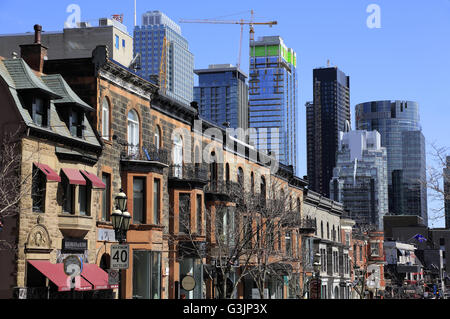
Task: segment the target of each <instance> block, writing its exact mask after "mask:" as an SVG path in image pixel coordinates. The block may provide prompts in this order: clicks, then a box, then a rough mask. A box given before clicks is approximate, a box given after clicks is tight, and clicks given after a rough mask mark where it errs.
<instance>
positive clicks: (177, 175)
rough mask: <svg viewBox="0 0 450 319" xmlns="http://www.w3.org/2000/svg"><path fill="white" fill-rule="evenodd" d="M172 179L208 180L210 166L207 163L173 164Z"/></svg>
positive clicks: (170, 176)
mask: <svg viewBox="0 0 450 319" xmlns="http://www.w3.org/2000/svg"><path fill="white" fill-rule="evenodd" d="M169 178H170V179H179V180H194V181H202V182H207V181H208V168H207V166H206V165H205V164H183V165H171V166H170V170H169Z"/></svg>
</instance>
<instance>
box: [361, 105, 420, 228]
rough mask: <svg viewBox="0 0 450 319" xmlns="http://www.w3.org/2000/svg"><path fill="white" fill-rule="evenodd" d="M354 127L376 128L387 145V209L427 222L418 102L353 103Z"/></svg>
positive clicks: (382, 142) (362, 128) (383, 143)
mask: <svg viewBox="0 0 450 319" xmlns="http://www.w3.org/2000/svg"><path fill="white" fill-rule="evenodd" d="M356 128H357V129H358V130H377V131H378V132H380V134H381V145H382V146H383V147H386V149H387V159H388V192H389V212H390V213H393V214H397V215H417V216H420V217H422V218H423V221H424V223H425V225H428V213H427V188H426V184H425V181H426V158H425V138H424V136H423V134H422V128H421V125H420V119H419V105H418V104H417V103H416V102H412V101H373V102H367V103H362V104H358V105H356Z"/></svg>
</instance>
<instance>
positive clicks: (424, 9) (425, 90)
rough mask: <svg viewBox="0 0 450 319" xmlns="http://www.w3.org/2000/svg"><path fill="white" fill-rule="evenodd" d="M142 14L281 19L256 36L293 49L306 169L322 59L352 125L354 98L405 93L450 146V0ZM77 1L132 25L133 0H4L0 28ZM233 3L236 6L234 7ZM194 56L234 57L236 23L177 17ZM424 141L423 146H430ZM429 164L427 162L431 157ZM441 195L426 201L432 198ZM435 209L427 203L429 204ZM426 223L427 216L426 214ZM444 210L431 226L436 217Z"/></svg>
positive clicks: (242, 5) (185, 4) (89, 13)
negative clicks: (345, 99) (373, 19)
mask: <svg viewBox="0 0 450 319" xmlns="http://www.w3.org/2000/svg"><path fill="white" fill-rule="evenodd" d="M137 2H138V6H137V12H138V23H140V21H141V19H140V15H141V14H142V13H143V12H145V11H148V10H160V11H163V12H164V13H166V14H167V15H168V16H169V17H171V18H172V19H173V20H174V21H176V22H178V20H179V19H182V18H184V19H203V18H211V19H236V20H237V19H240V18H247V19H248V18H249V17H250V10H251V9H253V10H254V11H255V18H256V20H259V21H270V20H277V21H278V25H277V26H274V27H273V28H269V27H267V26H257V27H256V37H258V36H262V35H280V36H282V37H283V39H284V41H285V43H286V45H287V46H289V47H291V48H293V49H294V50H295V51H296V52H297V58H298V66H297V72H298V75H299V94H300V98H299V105H298V108H299V112H298V113H299V114H298V118H299V120H298V133H299V136H298V141H299V143H298V158H299V164H298V166H299V175H300V176H303V175H306V154H305V153H306V143H305V108H304V105H305V102H306V101H310V100H312V69H313V68H316V67H321V66H326V64H327V60H328V59H329V60H330V61H331V64H332V65H336V66H338V67H339V68H340V69H342V70H343V71H344V72H345V73H346V74H347V75H349V76H350V86H351V87H350V96H351V110H352V125H353V126H354V106H355V105H356V104H358V103H361V102H366V101H370V100H385V99H405V100H413V101H417V102H418V103H419V106H420V115H421V122H422V126H423V133H424V135H425V138H426V140H427V142H432V141H434V142H437V143H438V144H440V145H441V146H446V147H450V134H449V133H450V129H449V125H450V99H449V95H448V92H450V56H449V52H450V0H432V1H423V0H420V1H419V0H394V1H393V0H369V1H368V0H345V1H344V0H341V1H336V0H314V1H312V0H311V1H304V0H285V1H273V0H271V1H267V0H259V1H254V0H245V1H242V0H240V1H236V0H227V1H211V0H210V1H204V0H201V1H200V0H193V1H179V0H171V1H148V0H147V1H145V0H138V1H137ZM72 3H74V4H78V5H79V6H80V7H81V20H82V21H87V20H97V19H98V18H99V17H107V16H108V17H109V16H111V15H112V14H120V13H123V14H124V19H125V21H124V23H125V24H126V25H127V26H128V29H129V32H130V33H132V30H133V22H134V18H133V3H134V1H133V0H122V1H115V0H110V1H104V0H96V1H92V0H89V1H87V0H71V1H60V0H59V1H49V0H41V1H10V0H0V34H5V33H21V32H29V31H32V30H33V25H34V24H36V23H39V24H42V25H43V28H44V30H47V31H58V30H62V28H63V25H64V22H65V20H66V19H67V17H68V16H69V13H67V12H66V8H67V6H68V5H69V4H72ZM369 4H377V5H379V7H380V9H381V28H380V29H369V28H368V27H367V25H366V20H367V17H368V16H369V15H370V13H367V12H366V8H367V6H368V5H369ZM236 13H237V14H236ZM181 27H182V33H183V35H184V36H185V37H186V38H187V39H188V41H189V47H190V50H191V51H192V52H193V53H194V56H195V67H196V68H205V67H207V66H208V64H217V63H232V64H235V63H236V61H237V56H238V48H239V35H240V27H239V26H238V25H214V24H181ZM243 44H244V45H243V51H242V68H243V70H244V71H246V72H248V28H246V29H245V33H244V39H243ZM428 149H429V148H428ZM428 164H432V163H431V161H430V160H429V161H428ZM441 204H442V203H435V204H433V203H429V206H430V207H436V205H441ZM429 214H431V211H430V212H429ZM430 225H433V224H432V223H431V222H430ZM442 225H443V223H442V220H441V221H439V222H437V223H434V226H442Z"/></svg>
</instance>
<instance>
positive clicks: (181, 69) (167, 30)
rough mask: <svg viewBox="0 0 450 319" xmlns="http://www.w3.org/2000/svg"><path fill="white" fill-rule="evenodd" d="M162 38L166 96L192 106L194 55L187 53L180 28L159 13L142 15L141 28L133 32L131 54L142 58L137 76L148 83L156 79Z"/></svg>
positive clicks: (159, 64)
mask: <svg viewBox="0 0 450 319" xmlns="http://www.w3.org/2000/svg"><path fill="white" fill-rule="evenodd" d="M164 37H165V38H166V50H165V53H166V54H165V57H166V92H165V93H166V94H167V95H168V96H170V97H173V98H174V99H176V100H178V101H180V102H184V103H191V102H192V100H193V89H194V55H193V54H192V53H191V52H190V51H189V46H188V42H187V40H186V39H185V38H184V37H183V36H182V35H181V28H180V26H179V25H177V24H176V23H175V22H173V21H172V20H171V19H170V18H169V17H167V16H166V15H165V14H164V13H162V12H160V11H148V12H146V13H144V14H143V15H142V26H136V27H135V28H134V53H135V54H137V53H140V54H141V70H139V71H138V74H139V75H140V76H142V77H143V78H146V79H150V76H151V75H156V76H159V73H160V66H161V56H162V53H163V44H164Z"/></svg>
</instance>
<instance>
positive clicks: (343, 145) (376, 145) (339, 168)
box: [330, 131, 388, 230]
mask: <svg viewBox="0 0 450 319" xmlns="http://www.w3.org/2000/svg"><path fill="white" fill-rule="evenodd" d="M387 186H388V184H387V155H386V148H384V147H381V136H380V133H378V132H377V131H372V132H367V131H350V132H347V133H341V134H340V142H339V150H338V154H337V162H336V167H335V168H334V170H333V179H332V180H331V181H330V194H331V199H332V200H335V201H338V202H341V203H343V204H344V209H345V210H346V211H348V212H349V215H350V216H349V217H350V218H351V219H353V220H355V221H356V223H357V224H358V225H364V224H366V225H367V224H372V225H376V226H377V229H379V230H382V229H383V216H384V215H385V214H387V213H388V190H387Z"/></svg>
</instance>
